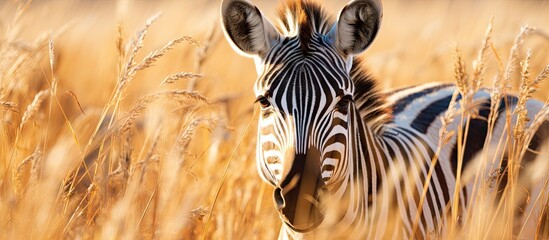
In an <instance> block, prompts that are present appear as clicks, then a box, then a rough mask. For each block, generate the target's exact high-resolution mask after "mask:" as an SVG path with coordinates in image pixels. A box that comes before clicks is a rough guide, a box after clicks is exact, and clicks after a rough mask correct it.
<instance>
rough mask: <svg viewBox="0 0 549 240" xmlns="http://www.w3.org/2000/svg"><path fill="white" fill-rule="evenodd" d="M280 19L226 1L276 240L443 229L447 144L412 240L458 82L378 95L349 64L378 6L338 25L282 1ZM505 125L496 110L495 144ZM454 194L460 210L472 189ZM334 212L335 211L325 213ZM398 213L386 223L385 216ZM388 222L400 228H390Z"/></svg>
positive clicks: (419, 234) (452, 172)
mask: <svg viewBox="0 0 549 240" xmlns="http://www.w3.org/2000/svg"><path fill="white" fill-rule="evenodd" d="M278 17H279V18H278V24H277V25H276V26H275V25H273V24H272V23H271V22H270V21H269V20H268V19H267V18H265V17H264V16H263V14H262V13H261V11H260V10H259V9H258V8H257V7H256V6H255V5H253V4H252V3H251V2H250V1H247V0H223V2H222V5H221V22H222V26H223V31H224V34H225V37H226V38H227V40H228V42H229V43H230V44H231V46H232V47H233V49H234V50H235V51H237V52H238V53H240V54H241V55H244V56H247V57H250V58H253V59H254V61H255V66H256V71H257V74H258V79H257V80H256V82H255V85H254V93H255V95H256V103H257V104H258V105H259V109H260V114H259V123H258V134H257V156H256V166H257V170H258V172H259V175H260V176H261V178H262V179H263V180H264V181H266V182H267V183H269V184H270V185H272V186H273V188H274V190H273V199H274V205H275V208H276V210H277V212H278V215H279V217H280V218H281V220H282V223H283V224H282V227H281V230H280V235H279V236H280V238H281V239H303V238H308V237H310V236H313V235H314V233H315V231H317V230H318V229H322V228H325V229H328V230H329V229H331V227H332V226H338V228H337V229H343V230H344V231H343V232H346V233H347V234H349V235H347V236H352V237H353V238H359V239H381V238H393V239H400V238H427V237H428V236H429V235H430V234H431V233H432V232H433V231H437V230H438V229H440V228H441V226H442V225H444V223H445V222H446V221H447V218H448V216H447V214H446V213H447V212H448V211H446V207H447V206H448V205H449V203H451V202H452V199H453V198H454V192H453V189H454V188H455V186H456V170H457V168H458V166H457V157H458V156H457V155H458V153H457V147H456V146H457V137H455V136H454V137H453V138H452V139H451V140H450V142H449V143H448V144H447V145H448V146H449V147H445V148H444V149H443V150H442V151H441V153H440V156H439V159H440V160H439V161H438V164H436V165H435V167H434V173H433V176H432V178H431V180H430V182H429V190H428V192H427V194H426V199H425V204H423V207H422V209H421V210H422V214H419V216H420V217H419V221H417V223H416V224H417V231H415V232H414V219H415V217H416V216H418V210H419V209H418V193H421V189H422V188H423V183H424V180H425V177H426V172H427V171H428V169H429V168H430V166H431V159H432V158H433V156H434V154H435V153H434V151H435V150H436V148H437V143H438V131H439V129H440V128H441V123H440V121H438V119H439V117H440V116H442V115H444V114H445V112H446V110H447V109H448V106H449V104H451V102H452V101H456V98H459V96H458V97H456V96H455V94H454V92H456V86H454V85H453V84H439V83H433V84H425V85H419V86H413V87H408V88H402V89H397V90H394V91H390V92H382V91H381V90H379V89H378V87H377V85H376V81H375V80H374V78H373V77H371V76H370V75H369V74H368V72H367V70H366V69H364V67H363V66H362V65H361V63H360V59H359V58H357V57H356V56H357V55H358V54H359V53H361V52H363V51H364V50H366V49H367V48H368V47H369V46H370V44H371V43H372V42H373V40H374V38H375V37H376V35H377V33H378V30H379V27H380V24H381V19H382V6H381V2H380V1H379V0H353V1H350V2H349V3H348V4H347V5H346V6H345V7H344V8H343V9H342V10H341V12H340V14H339V17H338V18H337V20H336V19H334V18H333V17H332V16H330V15H329V14H328V13H326V12H325V10H324V9H323V8H322V7H321V6H320V5H319V4H318V3H315V2H312V1H306V0H293V1H292V0H289V1H286V3H285V4H283V5H282V8H281V9H280V10H279V12H278ZM507 97H508V98H509V99H511V100H510V101H502V102H505V104H501V105H500V108H499V109H498V111H504V110H505V109H506V108H509V107H512V105H513V104H515V105H516V98H515V97H513V96H506V98H507ZM474 99H477V100H483V103H482V104H481V105H480V106H479V111H478V115H479V118H478V119H477V118H475V119H472V120H471V122H470V125H469V126H470V127H469V130H470V134H469V135H468V138H467V140H468V144H467V147H466V149H465V152H464V156H463V166H462V168H466V167H467V166H469V165H470V164H471V163H470V162H472V159H473V157H474V155H475V154H476V153H478V152H479V151H480V150H481V149H482V148H483V145H484V139H486V135H487V133H486V131H487V130H486V129H487V123H486V121H485V120H483V119H482V117H484V118H487V117H488V115H489V114H490V110H489V107H490V93H489V92H488V91H487V90H483V91H479V92H478V93H476V94H475V96H474ZM513 100H514V101H513ZM509 102H511V103H509ZM507 104H509V105H507ZM527 105H528V109H529V110H530V114H532V113H535V112H536V111H539V109H541V107H542V104H541V103H540V102H537V101H533V100H532V101H530V102H528V104H527ZM529 116H530V117H531V118H533V115H529ZM505 122H506V120H505V114H500V115H499V117H498V119H497V122H496V129H500V132H499V133H494V136H496V137H494V139H498V138H499V136H500V135H502V134H503V133H502V130H501V126H502V125H503V124H504V123H505ZM455 125H457V123H455V122H454V127H455ZM548 129H549V124H544V126H542V128H540V131H538V132H537V134H536V136H535V139H534V140H533V141H532V143H531V144H530V148H532V149H534V150H536V149H538V148H539V146H541V143H542V141H543V140H545V139H547V136H548V135H549V134H548V132H549V131H548ZM399 173H401V174H399ZM390 186H392V188H389V187H390ZM386 189H392V191H388V190H386ZM459 194H460V198H459V200H460V202H459V205H460V206H462V208H465V207H466V206H467V205H468V202H467V201H468V200H469V198H470V194H471V189H470V186H469V185H467V186H465V187H463V190H461V191H460V192H459ZM333 208H338V209H339V210H338V211H333V212H331V211H330V210H331V209H333ZM395 208H396V209H397V211H396V215H392V213H390V212H389V210H390V209H395ZM395 217H396V218H402V221H400V222H399V223H397V225H396V226H387V223H388V222H389V220H390V219H391V218H395ZM334 229H335V228H334ZM412 234H415V235H412Z"/></svg>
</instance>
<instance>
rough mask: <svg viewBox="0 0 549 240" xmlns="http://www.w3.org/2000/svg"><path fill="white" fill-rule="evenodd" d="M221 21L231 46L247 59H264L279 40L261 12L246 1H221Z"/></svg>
mask: <svg viewBox="0 0 549 240" xmlns="http://www.w3.org/2000/svg"><path fill="white" fill-rule="evenodd" d="M221 21H222V25H223V31H224V32H225V37H226V38H227V40H229V42H230V43H231V46H232V47H233V48H234V49H235V50H236V51H237V52H239V53H240V54H242V55H245V56H248V57H254V56H259V57H264V56H265V54H266V53H267V52H268V51H269V50H270V49H271V46H272V45H273V44H274V43H275V42H276V41H278V39H279V38H280V34H279V33H278V32H277V31H276V29H275V28H274V26H273V25H272V24H271V23H270V22H269V21H268V20H267V19H265V18H264V17H263V15H262V14H261V11H259V9H258V8H257V7H256V6H254V5H253V4H251V3H250V2H248V1H246V0H223V2H222V4H221Z"/></svg>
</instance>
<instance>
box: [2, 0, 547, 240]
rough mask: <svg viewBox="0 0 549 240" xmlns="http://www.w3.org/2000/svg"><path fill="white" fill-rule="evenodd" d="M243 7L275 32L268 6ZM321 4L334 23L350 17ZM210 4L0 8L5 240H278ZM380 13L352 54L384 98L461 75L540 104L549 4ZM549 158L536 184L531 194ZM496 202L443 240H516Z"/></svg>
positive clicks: (237, 84) (403, 4)
mask: <svg viewBox="0 0 549 240" xmlns="http://www.w3.org/2000/svg"><path fill="white" fill-rule="evenodd" d="M319 1H321V0H319ZM253 2H254V3H255V4H256V5H257V6H258V7H259V8H260V9H262V10H263V13H264V14H265V15H266V16H268V17H269V18H270V19H274V16H275V12H276V11H275V9H276V7H277V6H278V5H279V3H278V2H277V1H271V0H268V1H267V0H254V1H253ZM321 2H322V3H323V5H324V6H325V8H326V9H327V10H328V11H329V12H331V13H332V14H334V15H336V14H337V13H338V12H339V10H340V9H341V8H342V7H343V6H344V5H345V4H346V3H347V2H346V1H341V0H339V1H336V0H324V1H321ZM220 4H221V1H220V0H167V1H133V0H117V1H90V0H74V1H63V0H52V1H46V0H42V1H39V0H35V1H15V0H3V1H1V2H0V120H1V122H0V124H1V126H0V238H1V239H276V237H277V236H278V232H279V228H280V225H281V222H280V220H279V217H278V215H277V212H276V210H275V208H274V205H273V200H272V187H270V186H268V185H267V184H266V183H264V182H263V181H262V180H261V179H260V177H259V175H258V173H257V168H256V165H255V151H256V143H255V139H256V134H257V132H256V126H257V109H255V108H254V106H255V105H254V100H255V96H254V94H253V84H254V81H255V79H256V77H257V75H256V72H255V67H254V65H253V61H252V60H251V59H248V58H244V57H242V56H239V55H237V54H236V53H235V52H234V51H233V50H232V49H231V47H230V46H229V45H228V43H227V41H226V40H225V38H224V36H223V32H222V29H221V24H220V20H219V8H220ZM383 10H384V14H383V16H384V17H383V22H382V26H381V30H380V32H379V34H378V36H377V39H376V40H375V42H374V43H373V44H372V46H371V47H370V48H369V49H368V50H367V51H366V52H365V53H363V54H362V57H363V58H364V59H365V64H366V65H368V66H369V69H370V71H371V73H372V74H373V75H374V76H375V77H376V78H377V79H378V83H379V86H380V87H381V88H383V89H386V90H389V89H391V88H397V87H405V86H412V85H417V84H421V83H429V82H453V83H456V82H457V83H458V84H460V82H461V84H464V86H465V85H467V78H466V77H464V76H470V81H472V80H475V79H476V80H475V81H476V82H480V84H482V85H483V86H486V87H489V88H495V89H499V90H501V91H502V92H514V93H516V94H517V96H520V97H521V98H527V97H532V98H535V99H538V100H540V101H542V102H546V100H547V99H548V97H549V80H545V81H542V80H543V78H545V77H546V76H543V74H545V75H549V69H548V68H547V66H548V64H549V1H541V0H540V1H533V0H532V1H496V0H492V1H491V0H479V1H461V0H460V1H450V0H441V1H416V0H385V1H383ZM527 26H528V27H532V28H527ZM534 28H535V29H534ZM456 49H457V50H456ZM479 52H480V53H479ZM479 55H482V57H479ZM479 65H482V66H483V67H482V69H483V71H481V72H480V74H477V73H478V72H477V71H476V70H477V69H479ZM538 74H540V75H538ZM538 79H539V81H538ZM464 82H465V83H464ZM530 95H531V96H530ZM519 110H520V109H519ZM544 110H545V111H547V112H549V111H548V108H547V107H545V108H544ZM509 114H517V115H518V116H519V117H520V112H518V113H509ZM545 114H548V113H545ZM546 117H547V116H546ZM527 120H528V119H523V121H524V123H526V121H527ZM535 120H536V119H530V121H535ZM523 129H525V130H524V131H526V135H527V134H528V131H529V129H528V128H524V126H523ZM514 130H516V129H514V128H513V126H510V127H509V132H513V134H514V133H517V131H514ZM519 132H520V131H519ZM517 134H518V133H517ZM519 140H520V138H513V137H511V138H510V140H509V141H510V143H509V145H513V144H514V143H517V142H518V143H520V141H519ZM525 145H526V144H522V145H518V147H517V148H518V149H520V147H522V149H524V148H525V147H524V146H525ZM548 147H549V146H545V147H544V148H542V151H541V152H538V153H537V154H539V155H540V158H541V159H545V161H542V163H541V165H538V166H537V167H536V168H537V169H538V171H537V172H533V173H532V174H538V175H542V176H545V178H541V179H547V174H548V170H547V166H548V165H549V161H548V160H549V151H548V150H547V149H549V148H548ZM544 149H545V150H544ZM543 150H544V151H543ZM517 152H520V150H517ZM540 169H541V170H540ZM510 174H513V173H510ZM510 176H511V177H513V176H514V175H510ZM479 181H482V178H481V180H479ZM511 183H513V180H511ZM479 185H482V184H479ZM544 186H545V187H547V182H546V183H545V185H544ZM508 188H509V192H520V191H521V188H520V186H516V185H515V184H510V186H508ZM504 195H505V194H504ZM509 198H512V197H509ZM505 199H506V198H505V196H504V198H503V200H502V201H503V203H501V204H499V202H483V200H482V198H479V200H477V202H473V207H472V208H471V209H470V210H469V212H468V215H467V216H471V217H468V218H464V219H465V220H464V221H463V222H462V223H461V224H460V225H459V226H454V227H455V231H452V232H451V234H450V235H446V236H445V237H441V238H445V239H494V238H496V237H497V238H498V239H514V238H515V237H516V236H517V235H518V232H517V231H511V230H509V229H512V227H511V225H513V220H512V215H513V212H514V208H513V207H509V206H512V204H511V205H509V204H510V203H509V202H505ZM509 201H511V200H509ZM475 203H476V204H475ZM511 203H512V201H511ZM541 206H542V207H543V204H541ZM546 208H547V207H546ZM509 216H511V217H509ZM540 221H541V220H540ZM546 221H547V220H546ZM519 229H520V228H519ZM319 238H320V239H323V238H326V239H329V235H322V236H319ZM434 238H436V236H434Z"/></svg>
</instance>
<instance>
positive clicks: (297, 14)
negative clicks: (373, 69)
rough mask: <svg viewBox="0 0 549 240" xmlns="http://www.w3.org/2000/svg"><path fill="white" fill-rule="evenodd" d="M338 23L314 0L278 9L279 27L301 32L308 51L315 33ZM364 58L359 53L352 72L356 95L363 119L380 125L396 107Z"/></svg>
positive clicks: (292, 33)
mask: <svg viewBox="0 0 549 240" xmlns="http://www.w3.org/2000/svg"><path fill="white" fill-rule="evenodd" d="M334 24H335V18H334V17H333V16H331V15H329V14H328V13H327V12H326V11H325V10H324V9H323V8H322V6H321V5H320V4H318V3H316V2H315V1H312V0H286V1H285V2H284V3H283V4H282V5H281V7H280V8H279V9H278V25H277V28H278V30H279V31H280V32H281V33H283V34H284V35H285V36H288V37H293V36H297V37H298V38H299V42H300V44H301V49H302V52H303V53H304V54H307V52H309V43H310V42H311V41H312V38H313V37H314V35H315V34H321V35H326V34H328V32H329V31H330V30H331V28H332V27H333V25H334ZM361 62H362V60H360V59H358V58H356V57H355V59H354V60H353V67H352V68H351V73H350V76H351V79H352V81H353V83H354V85H355V96H354V99H355V102H356V106H357V109H358V110H359V112H360V114H361V116H362V119H363V121H365V122H368V123H372V124H373V126H374V128H376V127H377V126H381V125H382V124H383V123H386V122H387V121H389V120H390V118H391V112H392V110H391V108H390V106H388V105H387V104H385V103H386V102H385V95H384V94H383V93H381V91H380V90H379V89H378V87H377V82H376V81H375V79H374V78H373V77H371V76H370V74H369V73H368V70H367V69H366V68H365V67H364V66H363V65H362V64H361Z"/></svg>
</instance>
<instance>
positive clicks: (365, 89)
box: [350, 57, 393, 130]
mask: <svg viewBox="0 0 549 240" xmlns="http://www.w3.org/2000/svg"><path fill="white" fill-rule="evenodd" d="M350 75H351V80H352V81H353V83H354V85H355V93H354V99H355V105H356V108H357V109H358V111H359V112H360V115H361V117H362V120H363V121H364V122H365V123H370V124H371V126H372V129H374V130H379V127H381V126H382V125H383V124H384V123H387V122H389V121H390V120H391V119H392V113H393V109H392V108H391V105H390V104H388V103H387V102H386V100H385V99H386V94H385V93H383V92H382V91H381V90H379V87H378V84H377V81H376V80H375V79H374V78H373V77H372V76H371V75H370V73H369V72H368V70H367V68H366V67H364V65H363V64H362V59H361V58H359V57H355V58H354V59H353V67H352V68H351V73H350Z"/></svg>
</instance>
